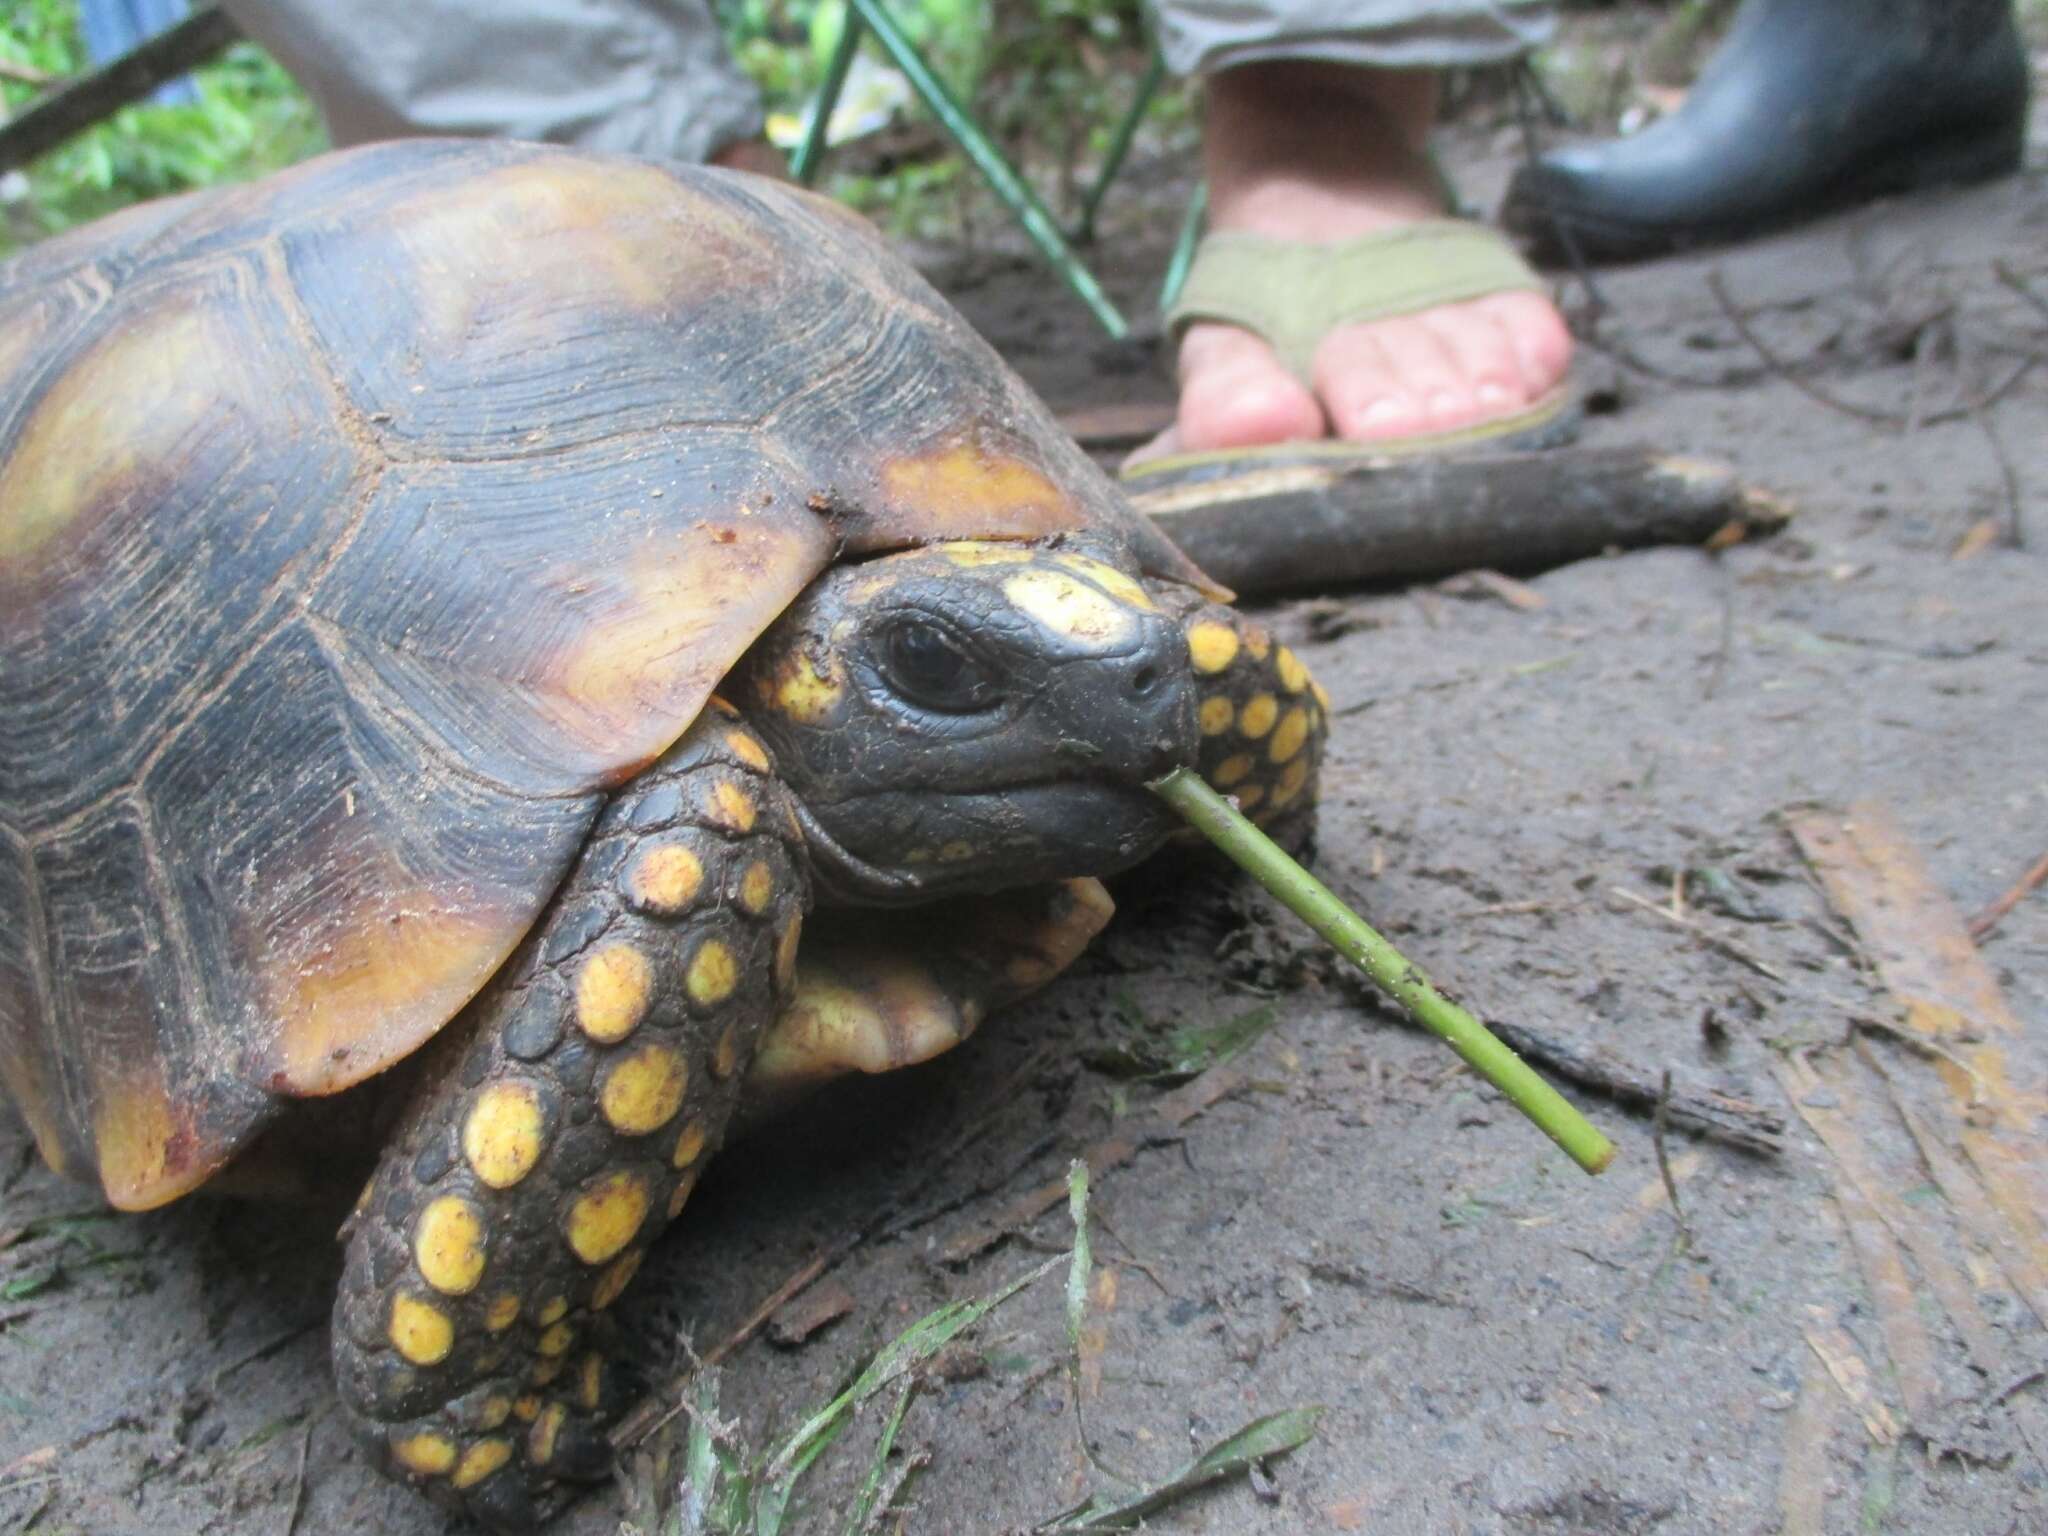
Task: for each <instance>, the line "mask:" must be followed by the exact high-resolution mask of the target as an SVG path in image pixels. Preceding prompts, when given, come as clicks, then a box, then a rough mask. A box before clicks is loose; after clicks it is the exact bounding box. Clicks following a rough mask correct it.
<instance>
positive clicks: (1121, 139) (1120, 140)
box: [1074, 48, 1166, 245]
mask: <svg viewBox="0 0 2048 1536" xmlns="http://www.w3.org/2000/svg"><path fill="white" fill-rule="evenodd" d="M1165 78H1166V60H1165V59H1163V58H1161V57H1160V55H1159V50H1158V49H1157V48H1154V49H1153V50H1152V58H1151V61H1150V62H1149V63H1148V64H1146V66H1145V76H1144V78H1143V79H1142V80H1140V81H1139V82H1138V96H1137V99H1136V100H1135V101H1133V102H1132V103H1131V110H1130V111H1128V112H1126V113H1125V114H1124V118H1123V121H1122V122H1120V123H1118V124H1117V125H1116V134H1115V136H1114V137H1112V138H1111V139H1110V141H1109V154H1108V155H1107V156H1106V157H1105V158H1104V160H1103V162H1102V170H1101V173H1100V174H1098V175H1097V176H1096V178H1095V185H1093V186H1092V187H1090V188H1089V189H1088V195H1087V196H1086V197H1084V198H1083V199H1082V200H1081V219H1080V222H1079V223H1077V224H1076V225H1075V226H1074V241H1075V243H1076V244H1077V245H1088V244H1091V243H1092V242H1093V241H1094V239H1095V213H1096V210H1097V209H1099V208H1100V207H1101V206H1102V198H1103V194H1105V193H1106V192H1108V191H1109V184H1110V183H1111V182H1112V181H1115V180H1116V173H1117V172H1118V171H1120V170H1122V169H1123V166H1124V156H1126V155H1128V154H1129V153H1130V152H1131V141H1132V140H1133V139H1135V138H1136V137H1137V136H1138V124H1140V123H1141V122H1143V121H1144V120H1145V109H1146V108H1147V107H1149V106H1151V105H1152V98H1153V96H1155V95H1156V94H1157V93H1158V91H1159V82H1160V81H1162V80H1164V79H1165Z"/></svg>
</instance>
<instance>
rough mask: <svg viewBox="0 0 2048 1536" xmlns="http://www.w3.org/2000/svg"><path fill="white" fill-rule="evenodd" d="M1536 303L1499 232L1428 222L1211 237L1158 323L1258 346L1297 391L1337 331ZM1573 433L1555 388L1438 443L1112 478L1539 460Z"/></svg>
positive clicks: (1300, 451)
mask: <svg viewBox="0 0 2048 1536" xmlns="http://www.w3.org/2000/svg"><path fill="white" fill-rule="evenodd" d="M1546 291H1547V290H1546V288H1545V286H1544V283H1543V280H1542V279H1541V278H1539V277H1538V276H1537V275H1536V274H1535V273H1534V272H1533V271H1532V270H1530V268H1529V266H1528V264H1527V263H1526V262H1524V261H1523V260H1522V258H1521V257H1520V256H1519V255H1518V254H1517V253H1516V252H1515V250H1514V248H1513V247H1512V246H1510V245H1509V244H1508V243H1507V241H1506V239H1504V238H1503V237H1502V236H1501V235H1500V234H1499V233H1498V232H1496V231H1494V230H1492V229H1489V228H1487V227H1486V226H1485V225H1483V224H1474V223H1469V222H1467V221H1465V220H1462V219H1429V220H1425V221H1424V222H1422V223H1419V224H1408V225H1403V226H1401V227H1400V228H1398V229H1388V230H1382V231H1380V232H1379V233H1376V234H1371V235H1364V236H1361V237H1360V238H1358V239H1356V240H1346V241H1344V242H1342V243H1340V244H1337V245H1309V244H1304V243H1302V242H1300V241H1292V240H1278V239H1274V238H1272V237H1270V236H1266V235H1254V234H1246V233H1243V232H1240V231H1234V230H1222V231H1218V232H1216V233H1213V234H1210V235H1206V236H1204V237H1203V240H1202V243H1201V245H1200V247H1199V248H1198V249H1197V250H1196V252H1195V260H1194V265H1193V266H1192V267H1191V268H1190V269H1189V271H1188V277H1187V282H1186V283H1185V284H1184V285H1183V286H1182V288H1181V291H1180V295H1179V297H1177V298H1176V299H1175V300H1174V302H1173V305H1172V307H1171V308H1170V309H1169V310H1168V311H1167V315H1166V320H1167V326H1168V329H1169V331H1170V332H1171V333H1172V334H1173V335H1175V336H1178V335H1179V334H1180V333H1181V332H1182V331H1183V330H1184V329H1186V327H1187V326H1188V325H1190V324H1192V323H1193V322H1194V321H1197V320H1218V321H1222V322H1224V323H1226V324H1229V325H1237V326H1242V327H1243V328H1244V329H1246V330H1248V331H1252V332H1254V333H1256V334H1257V335H1259V336H1260V337H1263V338H1264V339H1265V341H1266V342H1267V343H1268V344H1269V345H1270V346H1271V347H1272V348H1273V351H1274V354H1275V355H1276V356H1277V357H1278V358H1279V359H1280V362H1281V365H1282V366H1283V367H1285V368H1286V369H1287V370H1288V371H1289V372H1291V373H1292V374H1293V375H1294V376H1295V377H1296V378H1298V379H1300V380H1301V381H1302V382H1303V383H1308V382H1309V380H1310V376H1311V369H1312V367H1313V364H1314V360H1315V352H1316V348H1317V346H1318V345H1320V344H1321V342H1322V340H1323V338H1324V337H1325V336H1327V335H1329V334H1330V332H1332V331H1334V330H1336V329H1337V328H1339V327H1340V326H1345V325H1350V324H1353V323H1355V322H1358V321H1361V320H1382V319H1387V318H1390V317H1392V316H1395V315H1412V314H1420V313H1422V312H1423V311H1425V310H1431V309H1436V308H1438V307H1440V306H1442V305H1445V304H1458V303H1462V302H1464V301H1465V300H1467V299H1478V298H1484V297H1486V296H1487V295H1489V294H1495V293H1514V292H1531V293H1543V292H1546ZM1577 433H1578V412H1577V410H1576V409H1575V408H1574V406H1573V404H1572V399H1571V392H1570V390H1569V389H1568V388H1567V387H1566V386H1565V385H1563V384H1560V385H1558V386H1557V387H1556V388H1555V389H1553V390H1551V391H1550V392H1549V393H1547V394H1545V395H1544V396H1543V397H1542V398H1541V399H1540V400H1536V401H1534V402H1532V403H1531V404H1529V405H1527V406H1525V407H1523V408H1522V409H1521V410H1519V411H1516V412H1514V413H1512V414H1510V415H1507V416H1499V417H1495V418H1493V419H1491V420H1489V421H1483V422H1477V423H1475V424H1473V425H1471V426H1467V427H1458V428H1454V429H1452V430H1449V431H1444V432H1424V433H1415V434H1412V435H1409V436H1404V437H1393V438H1375V439H1374V440H1372V441H1371V442H1364V443H1361V442H1351V441H1348V440H1344V439H1336V438H1328V439H1322V440H1320V441H1317V442H1313V443H1303V442H1290V443H1274V444H1266V445H1261V446H1258V447H1252V448H1224V449H1215V450H1211V451H1208V452H1203V453H1173V454H1164V455H1161V456H1160V457H1157V458H1152V459H1147V460H1145V461H1144V462H1142V463H1139V464H1134V465H1130V466H1128V467H1126V468H1125V469H1124V470H1123V476H1124V478H1125V479H1126V480H1134V479H1138V478H1141V477H1146V476H1151V475H1155V474H1162V473H1168V472H1171V471H1175V470H1181V469H1186V468H1190V467H1192V466H1195V465H1200V464H1212V463H1220V462H1226V461H1227V462H1243V461H1245V460H1248V459H1250V460H1256V459H1258V458H1260V457H1263V456H1267V455H1285V456H1286V457H1287V458H1289V459H1291V460H1298V459H1299V458H1300V457H1302V456H1303V455H1311V456H1313V455H1323V454H1327V455H1331V456H1334V457H1338V458H1377V459H1388V458H1407V457H1411V456H1414V455H1419V454H1443V453H1448V452H1452V451H1455V450H1457V449H1461V448H1466V447H1470V446H1473V445H1478V444H1483V445H1484V446H1485V447H1487V448H1489V449H1533V448H1549V447H1555V446H1557V445H1559V444H1561V443H1566V442H1569V441H1571V440H1572V439H1573V438H1574V437H1576V436H1577Z"/></svg>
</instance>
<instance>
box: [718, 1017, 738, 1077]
mask: <svg viewBox="0 0 2048 1536" xmlns="http://www.w3.org/2000/svg"><path fill="white" fill-rule="evenodd" d="M739 1064H740V1035H739V1026H738V1025H737V1024H728V1025H726V1026H725V1029H724V1031H723V1032H722V1033H721V1034H720V1035H719V1037H718V1043H717V1044H715V1045H713V1046H712V1047H711V1075H712V1076H713V1077H715V1078H717V1079H719V1080H720V1081H721V1082H722V1081H724V1080H725V1079H726V1078H728V1077H731V1076H732V1075H733V1073H734V1072H735V1071H736V1070H738V1068H739Z"/></svg>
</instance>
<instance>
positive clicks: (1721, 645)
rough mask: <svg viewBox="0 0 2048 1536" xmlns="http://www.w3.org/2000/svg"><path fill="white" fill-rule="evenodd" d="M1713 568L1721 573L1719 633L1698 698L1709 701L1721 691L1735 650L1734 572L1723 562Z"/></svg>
mask: <svg viewBox="0 0 2048 1536" xmlns="http://www.w3.org/2000/svg"><path fill="white" fill-rule="evenodd" d="M1714 564H1715V566H1716V567H1717V568H1718V569H1719V570H1720V573H1721V633H1720V637H1719V638H1718V639H1717V640H1716V641H1715V642H1714V662H1713V665H1712V666H1711V667H1709V668H1708V669H1707V681H1706V684H1705V686H1704V687H1702V688H1701V690H1700V697H1701V698H1703V699H1711V698H1712V697H1713V696H1714V695H1715V694H1717V693H1719V692H1720V691H1721V682H1722V679H1724V678H1725V677H1727V675H1728V657H1729V654H1730V653H1731V652H1732V651H1733V650H1734V649H1735V572H1734V571H1733V570H1731V569H1730V568H1729V567H1728V565H1727V563H1726V562H1725V561H1720V560H1717V561H1715V562H1714Z"/></svg>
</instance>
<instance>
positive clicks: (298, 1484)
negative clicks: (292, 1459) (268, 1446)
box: [284, 1415, 319, 1536]
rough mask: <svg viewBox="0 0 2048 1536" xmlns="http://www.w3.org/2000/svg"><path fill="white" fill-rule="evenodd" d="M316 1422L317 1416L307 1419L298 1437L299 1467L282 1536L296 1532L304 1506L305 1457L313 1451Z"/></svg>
mask: <svg viewBox="0 0 2048 1536" xmlns="http://www.w3.org/2000/svg"><path fill="white" fill-rule="evenodd" d="M318 1422H319V1417H318V1415H313V1416H310V1417H308V1418H307V1420H306V1428H305V1431H304V1432H303V1433H302V1434H301V1435H300V1436H299V1465H298V1469H297V1470H296V1471H295V1472H293V1474H292V1502H291V1508H290V1509H289V1510H287V1511H286V1513H285V1517H284V1536H293V1532H295V1531H297V1530H298V1528H299V1513H300V1511H301V1510H303V1509H304V1508H305V1506H306V1455H307V1453H308V1452H309V1451H311V1450H312V1449H313V1426H314V1425H315V1424H317V1423H318Z"/></svg>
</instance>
